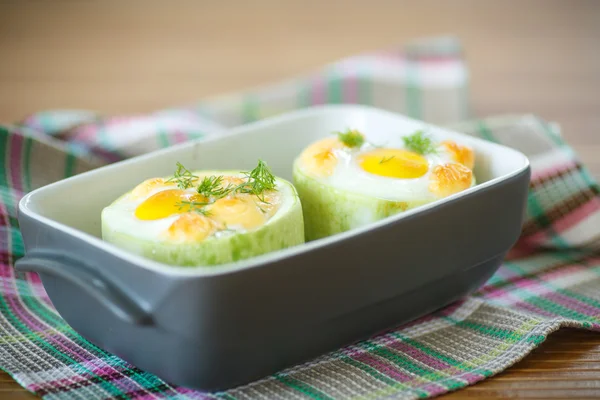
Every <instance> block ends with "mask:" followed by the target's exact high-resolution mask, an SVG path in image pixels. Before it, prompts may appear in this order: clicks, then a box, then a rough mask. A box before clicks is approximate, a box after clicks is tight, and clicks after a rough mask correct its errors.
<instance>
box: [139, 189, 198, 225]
mask: <svg viewBox="0 0 600 400" xmlns="http://www.w3.org/2000/svg"><path fill="white" fill-rule="evenodd" d="M184 201H196V202H204V201H206V198H205V197H204V196H201V195H199V194H197V193H192V192H187V191H185V190H180V189H168V190H162V191H160V192H158V193H155V194H153V195H152V196H150V197H148V198H147V199H146V200H145V201H144V202H143V203H142V204H140V205H139V206H138V207H137V208H136V209H135V216H136V217H138V218H139V219H143V220H153V219H160V218H166V217H168V216H170V215H173V214H178V213H181V212H182V208H181V202H184Z"/></svg>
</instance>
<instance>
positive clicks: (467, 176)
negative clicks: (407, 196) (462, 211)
mask: <svg viewBox="0 0 600 400" xmlns="http://www.w3.org/2000/svg"><path fill="white" fill-rule="evenodd" d="M472 180H473V172H472V171H471V170H470V169H469V168H467V167H465V166H464V165H462V164H458V163H450V164H445V165H438V166H436V167H435V168H434V169H433V171H431V181H430V183H429V190H431V192H432V193H433V194H435V195H436V196H438V197H446V196H450V195H451V194H454V193H458V192H461V191H463V190H465V189H468V188H469V187H471V183H472Z"/></svg>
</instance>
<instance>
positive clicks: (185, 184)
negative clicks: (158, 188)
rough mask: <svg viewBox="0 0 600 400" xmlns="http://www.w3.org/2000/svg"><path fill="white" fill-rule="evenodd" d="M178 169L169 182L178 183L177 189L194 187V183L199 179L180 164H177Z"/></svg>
mask: <svg viewBox="0 0 600 400" xmlns="http://www.w3.org/2000/svg"><path fill="white" fill-rule="evenodd" d="M176 165H177V169H176V170H175V173H174V174H173V176H172V177H171V178H169V179H167V182H176V183H177V187H179V188H180V189H188V188H191V187H192V186H194V181H195V180H197V179H198V177H197V176H196V175H194V174H192V172H191V171H189V170H188V169H187V168H186V167H184V166H183V165H182V164H181V163H180V162H178V163H177V164H176Z"/></svg>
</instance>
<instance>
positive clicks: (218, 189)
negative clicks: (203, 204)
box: [196, 175, 232, 199]
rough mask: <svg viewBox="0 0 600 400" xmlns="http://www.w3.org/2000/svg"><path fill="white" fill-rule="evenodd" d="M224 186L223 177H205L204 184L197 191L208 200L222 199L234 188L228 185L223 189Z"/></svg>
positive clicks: (201, 183)
mask: <svg viewBox="0 0 600 400" xmlns="http://www.w3.org/2000/svg"><path fill="white" fill-rule="evenodd" d="M222 184H223V176H221V175H219V176H215V175H211V176H205V177H204V178H203V179H202V182H200V184H199V185H198V187H197V188H196V191H197V192H198V193H199V194H201V195H203V196H204V197H206V198H211V197H213V198H216V199H220V198H222V197H225V196H227V195H228V194H229V193H230V192H231V190H232V186H231V185H227V186H226V187H222Z"/></svg>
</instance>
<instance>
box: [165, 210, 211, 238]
mask: <svg viewBox="0 0 600 400" xmlns="http://www.w3.org/2000/svg"><path fill="white" fill-rule="evenodd" d="M222 228H223V226H222V225H221V224H219V223H218V222H216V221H213V220H211V219H210V218H208V217H206V216H204V215H202V214H198V213H195V212H189V213H185V214H182V215H181V216H180V217H179V218H177V220H176V221H175V222H173V223H172V224H171V226H170V227H169V229H168V230H167V231H166V232H165V236H166V238H167V239H168V240H170V241H174V242H196V241H201V240H204V239H206V238H207V237H208V236H210V235H212V234H213V233H214V232H215V231H216V230H217V229H222Z"/></svg>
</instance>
